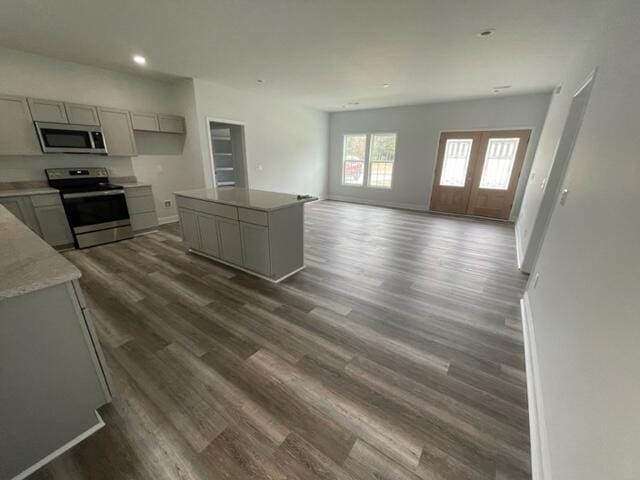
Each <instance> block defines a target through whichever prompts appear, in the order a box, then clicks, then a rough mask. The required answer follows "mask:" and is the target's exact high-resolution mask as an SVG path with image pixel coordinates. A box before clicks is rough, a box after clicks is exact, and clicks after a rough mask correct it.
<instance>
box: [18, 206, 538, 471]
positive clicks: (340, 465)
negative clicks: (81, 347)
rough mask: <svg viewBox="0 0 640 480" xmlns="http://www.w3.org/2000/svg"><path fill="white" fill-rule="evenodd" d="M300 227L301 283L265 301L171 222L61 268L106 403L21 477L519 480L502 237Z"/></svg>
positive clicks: (332, 209) (462, 223)
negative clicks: (94, 337) (110, 394)
mask: <svg viewBox="0 0 640 480" xmlns="http://www.w3.org/2000/svg"><path fill="white" fill-rule="evenodd" d="M305 211H306V219H305V241H306V245H305V253H306V260H307V268H306V269H305V270H303V271H302V272H300V273H298V274H296V275H295V276H293V277H291V278H289V279H287V280H285V281H284V282H282V283H281V284H278V285H274V284H271V283H268V282H265V281H263V280H260V279H258V278H255V277H252V276H250V275H247V274H245V273H242V272H239V271H236V270H234V269H231V268H229V267H226V266H224V265H221V264H217V263H214V262H212V261H210V260H207V259H203V258H201V257H197V256H194V255H192V254H189V253H188V252H187V251H186V249H185V247H184V246H183V245H182V243H181V241H180V237H179V232H180V230H179V225H177V224H170V225H165V226H162V227H161V228H160V230H159V231H158V232H157V233H152V234H149V235H145V236H141V237H137V238H134V239H132V240H127V241H124V242H119V243H115V244H110V245H103V246H99V247H94V248H90V249H86V250H81V251H72V252H68V253H66V254H65V255H66V256H67V258H68V259H69V260H70V261H72V262H73V263H74V264H76V265H77V266H78V268H79V269H80V270H81V271H82V274H83V276H82V278H81V284H82V287H83V289H84V290H85V293H86V296H87V299H88V303H89V306H90V308H91V310H92V312H93V314H94V318H95V323H96V329H97V331H98V335H99V337H100V339H101V342H102V345H103V349H104V350H105V355H106V358H107V363H108V365H109V368H110V370H111V373H112V376H113V377H114V383H115V389H116V395H115V398H114V401H113V403H112V404H110V405H107V406H105V407H103V408H102V409H101V412H100V413H101V414H102V416H103V418H104V419H105V422H106V427H105V428H104V429H102V430H101V431H99V432H98V433H97V434H95V435H94V436H92V437H90V438H89V439H87V440H86V441H84V442H83V443H81V444H80V445H78V446H76V447H75V448H74V449H72V450H71V451H69V452H67V453H65V454H64V455H62V456H61V457H59V458H58V459H56V460H54V461H53V462H52V463H51V464H49V465H47V466H46V467H44V468H43V469H41V470H40V471H38V472H36V473H35V474H33V475H32V476H31V477H30V478H31V480H44V479H46V480H58V479H74V480H76V479H102V478H104V479H107V478H108V479H120V478H122V479H137V480H146V479H154V480H155V479H175V478H180V479H194V480H196V479H203V480H204V479H211V478H225V479H244V478H246V479H285V478H286V479H340V480H349V479H355V480H374V479H375V480H391V479H401V480H405V479H406V480H419V479H437V480H449V479H451V480H459V479H492V480H498V479H499V480H507V479H513V480H520V479H524V478H530V458H529V432H528V420H527V397H526V383H525V374H524V348H523V339H522V330H521V327H520V314H519V298H520V296H521V295H522V291H523V289H524V285H525V283H526V280H527V279H526V277H525V276H523V275H522V274H520V272H519V271H518V270H517V268H516V267H515V246H514V233H513V227H512V226H511V225H508V224H503V223H498V222H491V221H482V220H475V219H464V218H453V217H446V216H441V215H429V214H422V213H415V212H408V211H401V210H394V209H386V208H376V207H370V206H363V205H354V204H348V203H340V202H331V201H322V202H315V203H313V204H309V205H307V206H306V208H305Z"/></svg>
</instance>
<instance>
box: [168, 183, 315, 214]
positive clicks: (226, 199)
mask: <svg viewBox="0 0 640 480" xmlns="http://www.w3.org/2000/svg"><path fill="white" fill-rule="evenodd" d="M175 194H176V195H178V196H181V197H187V198H195V199H197V200H204V201H209V202H214V203H222V204H225V205H233V206H234V207H243V208H251V209H254V210H264V211H273V210H279V209H281V208H287V207H290V206H293V205H298V204H302V203H306V202H311V201H314V200H317V198H316V197H310V198H305V199H302V200H298V197H297V195H293V194H290V193H278V192H268V191H266V190H253V189H249V188H238V187H222V188H218V189H211V188H203V189H198V190H187V191H182V192H175Z"/></svg>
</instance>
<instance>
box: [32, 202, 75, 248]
mask: <svg viewBox="0 0 640 480" xmlns="http://www.w3.org/2000/svg"><path fill="white" fill-rule="evenodd" d="M35 213H36V218H37V219H38V225H39V226H40V232H41V234H42V238H43V239H44V240H45V241H46V242H47V243H48V244H49V245H51V246H53V247H61V246H64V245H71V244H72V243H73V235H72V234H71V229H70V228H69V222H67V215H66V214H65V212H64V207H63V206H62V205H50V206H46V207H36V208H35Z"/></svg>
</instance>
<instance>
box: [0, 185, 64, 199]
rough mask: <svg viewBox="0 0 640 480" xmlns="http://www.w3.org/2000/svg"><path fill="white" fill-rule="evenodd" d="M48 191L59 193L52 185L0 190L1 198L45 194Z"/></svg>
mask: <svg viewBox="0 0 640 480" xmlns="http://www.w3.org/2000/svg"><path fill="white" fill-rule="evenodd" d="M47 193H58V190H57V189H55V188H51V187H37V188H15V189H10V190H0V198H2V197H20V196H24V195H45V194H47Z"/></svg>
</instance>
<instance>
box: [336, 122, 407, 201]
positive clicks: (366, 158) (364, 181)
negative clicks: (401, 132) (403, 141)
mask: <svg viewBox="0 0 640 480" xmlns="http://www.w3.org/2000/svg"><path fill="white" fill-rule="evenodd" d="M359 135H364V136H365V137H366V141H365V151H364V169H363V179H362V185H355V184H353V183H344V164H345V153H346V140H347V137H351V136H359ZM376 135H380V136H382V135H393V136H394V137H395V140H396V141H395V150H394V156H393V162H391V182H390V184H389V186H388V187H387V186H379V185H371V184H370V178H369V171H370V166H371V158H370V157H371V145H372V143H373V137H374V136H376ZM397 153H398V132H393V131H376V132H349V133H343V134H342V158H341V161H340V169H341V170H340V184H341V186H343V187H354V188H372V189H375V190H391V189H392V188H393V182H394V177H395V169H396V160H397V158H396V157H397ZM376 163H382V162H376Z"/></svg>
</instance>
